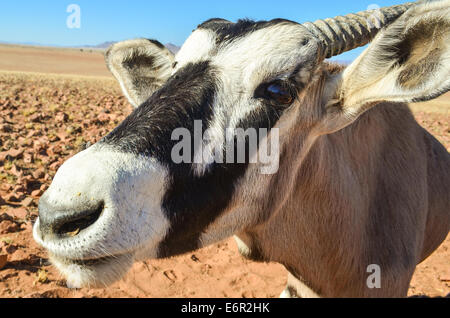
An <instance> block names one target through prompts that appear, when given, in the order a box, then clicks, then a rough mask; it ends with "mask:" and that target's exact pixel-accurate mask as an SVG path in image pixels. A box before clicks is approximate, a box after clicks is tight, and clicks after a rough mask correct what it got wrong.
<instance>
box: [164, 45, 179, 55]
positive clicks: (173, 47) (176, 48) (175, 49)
mask: <svg viewBox="0 0 450 318" xmlns="http://www.w3.org/2000/svg"><path fill="white" fill-rule="evenodd" d="M166 48H168V49H169V51H170V52H172V53H173V54H177V53H178V51H179V50H180V47H179V46H177V45H175V44H172V43H167V44H166Z"/></svg>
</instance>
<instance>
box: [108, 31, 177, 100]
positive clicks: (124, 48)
mask: <svg viewBox="0 0 450 318" xmlns="http://www.w3.org/2000/svg"><path fill="white" fill-rule="evenodd" d="M105 60H106V64H107V66H108V68H109V70H110V71H111V73H112V74H113V75H114V77H115V78H116V79H117V80H118V81H119V83H120V86H121V87H122V90H123V92H124V94H125V96H126V97H127V98H128V100H129V101H130V103H131V104H132V105H133V106H134V107H138V106H139V105H141V104H142V103H143V102H145V101H146V100H147V99H148V98H149V97H150V96H151V95H152V94H153V93H154V92H155V91H156V90H157V89H159V88H160V87H161V86H162V85H163V84H164V83H165V82H166V80H167V79H168V78H169V76H170V75H171V72H172V65H173V62H174V56H173V54H172V53H171V52H170V51H169V50H168V49H167V48H166V47H164V45H162V44H161V43H159V42H158V41H155V40H147V39H135V40H128V41H123V42H119V43H116V44H114V45H112V46H111V47H110V48H109V49H108V50H107V51H106V54H105Z"/></svg>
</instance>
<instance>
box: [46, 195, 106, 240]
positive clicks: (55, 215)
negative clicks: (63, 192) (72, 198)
mask: <svg viewBox="0 0 450 318" xmlns="http://www.w3.org/2000/svg"><path fill="white" fill-rule="evenodd" d="M104 206H105V204H104V202H103V201H98V202H97V203H91V202H89V203H78V204H74V206H70V207H69V206H64V207H58V206H57V205H54V204H51V203H49V202H48V201H47V199H46V198H45V196H43V197H42V198H41V199H40V200H39V230H40V232H41V236H42V239H45V238H46V237H47V236H49V235H53V236H56V237H58V238H63V237H72V236H76V235H78V233H80V232H81V231H83V230H84V229H87V228H88V227H90V226H91V225H93V224H94V223H95V222H96V221H97V220H98V219H99V217H100V215H101V214H102V211H103V209H104Z"/></svg>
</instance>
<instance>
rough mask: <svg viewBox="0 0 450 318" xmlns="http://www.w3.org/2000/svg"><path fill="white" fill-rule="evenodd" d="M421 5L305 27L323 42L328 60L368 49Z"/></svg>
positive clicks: (363, 12)
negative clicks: (387, 28) (382, 32)
mask: <svg viewBox="0 0 450 318" xmlns="http://www.w3.org/2000/svg"><path fill="white" fill-rule="evenodd" d="M420 2H422V1H419V2H416V3H414V2H408V3H405V4H402V5H395V6H392V7H385V8H381V9H377V10H368V11H361V12H358V13H354V14H349V15H346V16H338V17H336V18H334V19H325V20H318V21H316V22H314V23H311V22H307V23H304V24H303V26H305V27H306V28H307V29H308V30H309V31H311V32H312V34H313V35H314V36H316V37H317V38H318V39H319V40H320V42H322V46H323V49H324V51H323V52H324V54H325V58H330V57H332V56H336V55H339V54H341V53H344V52H346V51H350V50H352V49H354V48H357V47H360V46H364V45H366V44H367V43H369V42H370V41H371V40H372V39H373V38H374V37H375V36H376V35H377V33H378V31H380V29H381V28H383V27H384V26H386V25H388V24H390V23H392V22H394V21H395V20H396V19H397V18H398V17H399V16H401V15H402V14H403V13H404V12H405V11H407V10H408V9H409V8H411V7H412V6H415V5H417V4H418V3H420Z"/></svg>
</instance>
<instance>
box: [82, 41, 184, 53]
mask: <svg viewBox="0 0 450 318" xmlns="http://www.w3.org/2000/svg"><path fill="white" fill-rule="evenodd" d="M114 43H116V42H115V41H107V42H103V43H100V44H97V45H83V46H76V48H83V49H98V50H105V49H107V48H109V47H110V46H111V45H113V44H114ZM165 47H166V48H168V49H169V51H170V52H172V53H173V54H177V53H178V51H179V50H180V47H179V46H177V45H175V44H172V43H167V44H165Z"/></svg>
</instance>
